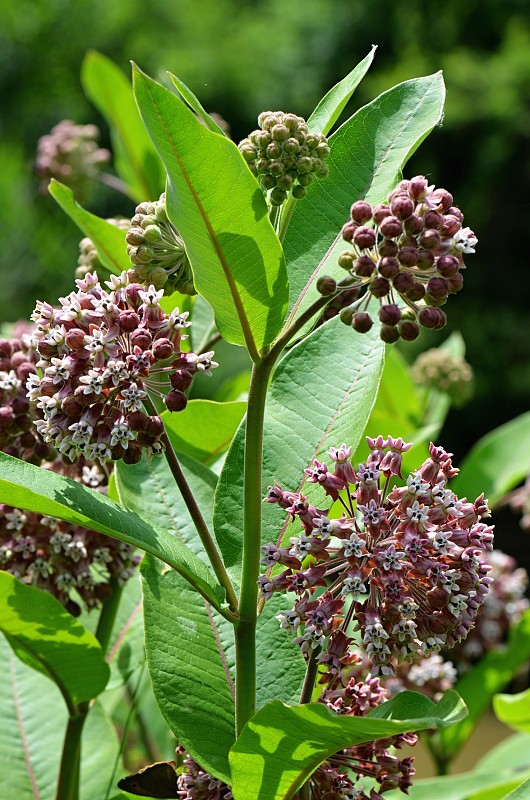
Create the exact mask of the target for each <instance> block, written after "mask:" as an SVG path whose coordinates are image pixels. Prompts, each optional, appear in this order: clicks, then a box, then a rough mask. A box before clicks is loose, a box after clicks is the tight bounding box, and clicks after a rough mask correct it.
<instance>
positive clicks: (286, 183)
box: [276, 172, 305, 197]
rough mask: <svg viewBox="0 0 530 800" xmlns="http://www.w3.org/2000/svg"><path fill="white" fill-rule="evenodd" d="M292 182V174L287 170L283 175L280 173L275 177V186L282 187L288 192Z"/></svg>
mask: <svg viewBox="0 0 530 800" xmlns="http://www.w3.org/2000/svg"><path fill="white" fill-rule="evenodd" d="M293 183H294V179H293V176H292V175H291V174H290V173H289V172H286V173H284V174H283V175H280V176H279V177H278V178H277V179H276V186H278V187H279V188H280V189H284V190H285V191H286V192H288V191H289V190H290V189H292V187H293ZM295 189H296V187H295ZM304 191H305V190H304ZM293 197H294V189H293Z"/></svg>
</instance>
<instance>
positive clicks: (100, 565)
mask: <svg viewBox="0 0 530 800" xmlns="http://www.w3.org/2000/svg"><path fill="white" fill-rule="evenodd" d="M42 466H43V468H44V469H50V470H52V471H53V472H57V473H59V474H63V475H66V476H67V477H69V478H72V479H74V480H77V481H79V482H80V483H83V484H84V485H85V486H89V487H91V488H93V489H96V490H97V491H101V492H104V491H106V487H107V483H108V474H107V471H106V470H105V469H103V468H101V467H100V466H98V465H97V464H94V463H92V464H91V463H89V462H86V461H84V459H81V460H80V461H78V462H77V463H76V464H75V465H69V466H68V465H66V464H65V462H64V461H63V460H62V459H57V460H56V461H55V462H53V463H44V464H42ZM139 561H140V558H139V556H136V555H135V554H134V549H133V548H132V547H131V546H130V545H128V544H124V543H123V542H119V541H118V540H117V539H113V538H111V537H107V536H103V535H102V534H99V533H95V532H94V531H89V530H87V529H86V528H82V527H81V526H80V525H72V524H70V523H67V522H63V521H61V520H57V519H53V518H52V517H47V516H44V515H42V514H36V513H34V512H31V511H24V510H22V509H20V508H14V507H13V506H8V505H5V504H3V503H2V504H0V569H3V570H6V571H7V572H10V573H11V574H12V575H14V576H15V577H16V578H18V579H19V580H21V581H23V582H24V583H28V584H30V585H32V586H36V587H37V588H39V589H43V590H45V591H47V592H50V593H51V594H53V595H54V596H55V597H56V598H57V599H58V600H59V602H60V603H62V604H63V605H64V606H65V607H66V608H67V610H68V611H70V612H71V613H73V614H74V615H76V616H77V615H78V614H79V612H80V607H79V603H78V602H77V601H78V600H81V601H82V602H83V603H84V605H85V606H86V607H87V608H88V609H91V608H94V607H96V606H98V605H100V603H101V602H102V601H103V600H104V599H105V598H106V597H107V596H108V595H109V593H110V591H111V586H110V581H111V579H116V580H117V582H118V583H119V584H123V583H125V582H126V581H127V580H128V579H129V578H130V577H131V575H132V574H133V572H134V569H135V567H136V566H137V565H138V563H139ZM73 591H75V594H74V595H72V592H73ZM76 595H77V596H76Z"/></svg>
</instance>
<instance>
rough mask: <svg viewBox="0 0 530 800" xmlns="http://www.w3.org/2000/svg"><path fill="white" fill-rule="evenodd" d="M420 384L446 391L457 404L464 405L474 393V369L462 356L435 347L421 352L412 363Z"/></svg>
mask: <svg viewBox="0 0 530 800" xmlns="http://www.w3.org/2000/svg"><path fill="white" fill-rule="evenodd" d="M411 371H412V378H413V380H414V382H415V383H417V384H418V386H424V387H425V388H426V389H437V390H438V391H441V392H446V393H447V394H448V395H449V397H450V398H451V401H452V402H453V403H454V404H455V405H456V406H462V405H464V404H465V403H466V402H467V401H468V400H469V399H470V398H471V395H472V393H473V370H472V368H471V367H470V365H469V364H468V363H467V361H466V360H465V359H464V358H463V357H462V356H458V355H455V354H454V353H450V352H449V351H448V350H444V349H443V348H442V347H433V348H431V349H430V350H426V351H425V352H424V353H420V355H419V356H418V357H417V359H416V361H415V362H414V364H413V365H412V370H411Z"/></svg>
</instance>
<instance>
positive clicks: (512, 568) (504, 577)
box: [448, 550, 530, 674]
mask: <svg viewBox="0 0 530 800" xmlns="http://www.w3.org/2000/svg"><path fill="white" fill-rule="evenodd" d="M488 562H489V564H490V565H491V572H490V577H491V578H492V579H493V584H492V586H491V589H490V591H489V592H488V594H487V595H486V597H485V600H484V604H483V606H482V608H481V609H480V614H479V615H478V618H477V620H476V623H475V627H474V628H473V630H472V631H471V632H470V634H469V636H468V637H467V639H466V640H465V641H463V642H460V643H458V644H457V645H456V646H455V647H454V648H453V649H452V650H451V653H450V657H451V659H452V660H453V661H454V663H455V666H456V668H457V670H458V672H459V673H461V674H462V673H464V672H466V671H467V670H468V669H469V668H470V667H471V666H472V665H473V663H474V662H475V661H477V660H478V659H479V658H482V656H483V655H484V654H485V653H487V652H489V651H490V650H494V649H495V648H498V647H502V646H503V644H504V643H505V642H506V638H507V636H508V632H509V629H510V627H512V626H513V625H516V624H517V622H518V621H519V620H520V618H521V615H522V614H523V613H524V612H525V611H526V610H527V609H528V608H529V607H530V602H529V601H528V599H527V598H526V597H525V593H526V590H527V588H528V574H527V572H526V570H525V569H523V568H522V567H518V566H517V562H516V561H515V559H514V558H512V557H511V556H509V555H506V553H503V552H502V551H501V550H494V551H493V552H492V553H489V554H488ZM448 655H449V654H448Z"/></svg>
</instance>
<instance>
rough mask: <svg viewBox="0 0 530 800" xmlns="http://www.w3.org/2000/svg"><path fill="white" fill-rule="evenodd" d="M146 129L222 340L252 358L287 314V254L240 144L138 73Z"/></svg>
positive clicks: (172, 216) (137, 89) (138, 93)
mask: <svg viewBox="0 0 530 800" xmlns="http://www.w3.org/2000/svg"><path fill="white" fill-rule="evenodd" d="M134 89H135V94H136V100H137V102H138V105H139V108H140V113H141V115H142V118H143V120H144V123H145V126H146V128H147V130H148V131H149V134H150V136H151V138H152V140H153V143H154V145H155V147H156V148H157V150H158V152H159V153H160V157H161V158H162V161H163V162H164V164H165V166H166V169H167V172H168V190H167V209H168V214H169V217H170V219H171V221H172V222H173V224H174V225H175V227H176V228H177V230H178V231H179V233H180V235H181V236H182V238H183V239H184V242H185V244H186V250H187V253H188V256H189V258H190V261H191V265H192V267H193V274H194V278H195V284H196V286H197V289H198V291H199V292H200V294H202V295H203V296H204V297H205V298H206V300H207V301H208V302H209V303H210V305H211V306H212V308H213V310H214V312H215V318H216V323H217V327H218V329H219V332H220V333H221V335H222V336H223V337H224V338H225V339H226V340H227V341H229V342H232V343H233V344H239V345H246V347H247V349H248V350H249V352H250V353H251V355H252V357H253V358H254V359H255V358H257V351H259V350H261V349H262V348H263V347H265V346H266V345H268V344H269V343H270V342H272V340H273V339H274V338H275V336H276V334H277V333H278V332H279V330H280V328H281V325H282V322H283V318H284V316H285V311H286V308H287V297H288V286H287V275H286V270H285V264H284V260H283V252H282V248H281V245H280V242H279V241H278V238H277V236H276V234H275V232H274V229H273V227H272V225H271V224H270V222H269V218H268V215H267V206H266V203H265V199H264V197H263V193H262V192H261V189H260V188H259V185H258V183H257V181H256V180H255V178H254V177H253V175H252V173H251V172H250V170H249V168H248V166H247V165H246V163H245V161H244V159H243V157H242V155H241V153H240V152H239V150H238V149H237V147H236V145H235V144H234V143H233V142H232V141H230V140H229V139H227V138H226V136H220V135H219V134H217V133H213V131H211V130H208V129H207V128H205V127H204V126H203V125H201V123H200V122H199V120H198V119H197V118H196V116H195V114H194V113H193V112H192V111H191V110H190V109H189V108H188V106H187V105H186V104H185V103H184V102H183V101H182V100H181V99H180V98H179V97H177V96H176V95H175V94H173V93H172V92H170V91H169V90H168V89H165V88H164V87H163V86H161V85H160V84H158V83H156V82H155V81H153V80H151V78H149V77H148V76H147V75H144V73H142V72H141V71H140V70H138V68H135V70H134Z"/></svg>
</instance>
